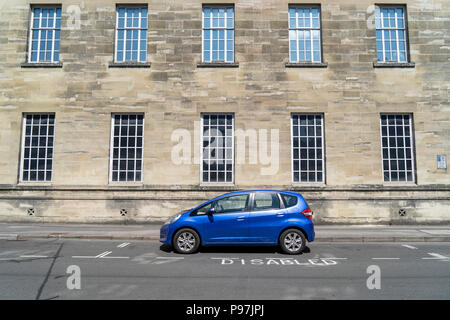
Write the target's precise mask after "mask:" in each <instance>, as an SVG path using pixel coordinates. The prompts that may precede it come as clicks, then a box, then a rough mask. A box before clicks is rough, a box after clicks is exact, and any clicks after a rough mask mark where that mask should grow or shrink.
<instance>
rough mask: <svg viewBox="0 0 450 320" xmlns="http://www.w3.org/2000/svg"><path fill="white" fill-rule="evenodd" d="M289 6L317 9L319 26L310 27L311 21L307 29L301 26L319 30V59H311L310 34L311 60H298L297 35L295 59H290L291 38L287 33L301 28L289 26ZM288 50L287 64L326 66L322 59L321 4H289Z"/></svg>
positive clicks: (310, 29)
mask: <svg viewBox="0 0 450 320" xmlns="http://www.w3.org/2000/svg"><path fill="white" fill-rule="evenodd" d="M291 8H304V9H307V8H309V9H313V8H314V9H318V11H319V28H318V29H317V28H313V27H312V23H311V27H310V28H308V29H306V28H303V29H302V30H309V31H313V30H319V50H320V54H319V59H320V61H313V58H314V53H313V52H314V50H313V48H314V47H313V41H314V40H313V38H312V36H311V61H307V60H305V61H301V60H299V58H300V55H299V46H298V37H296V40H295V41H296V46H297V50H296V52H297V60H296V61H293V60H292V59H291V40H290V36H289V33H290V31H291V30H295V31H298V30H301V29H299V27H296V28H293V29H292V28H291V26H290V18H291V17H290V12H289V10H290V9H291ZM311 22H312V15H311ZM297 23H298V17H297V18H296V24H297ZM288 42H289V43H288V50H289V53H288V54H289V59H288V60H289V62H288V63H287V66H297V65H299V66H301V65H305V66H306V65H312V66H321V67H326V66H327V64H326V63H324V59H323V41H322V6H321V4H320V3H319V4H308V3H305V4H302V3H295V4H289V6H288ZM305 53H306V50H305Z"/></svg>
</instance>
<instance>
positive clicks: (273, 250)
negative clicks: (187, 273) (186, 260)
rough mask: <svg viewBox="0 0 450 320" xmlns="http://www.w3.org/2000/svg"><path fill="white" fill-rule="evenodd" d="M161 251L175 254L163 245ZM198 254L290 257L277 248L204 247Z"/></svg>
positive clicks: (305, 251) (307, 248) (305, 250)
mask: <svg viewBox="0 0 450 320" xmlns="http://www.w3.org/2000/svg"><path fill="white" fill-rule="evenodd" d="M159 249H160V250H161V251H164V252H167V253H169V252H173V253H176V252H175V251H174V250H173V248H172V247H171V246H168V245H166V244H163V245H161V246H160V247H159ZM198 252H201V253H278V254H282V255H285V256H291V255H289V254H286V253H284V252H283V251H281V249H280V248H279V247H278V246H241V245H239V246H218V245H217V246H205V247H200V248H199V250H198ZM310 252H311V250H310V248H309V247H308V246H306V247H305V249H304V250H303V252H302V253H300V254H299V256H301V255H303V254H306V253H310ZM194 255H195V253H194Z"/></svg>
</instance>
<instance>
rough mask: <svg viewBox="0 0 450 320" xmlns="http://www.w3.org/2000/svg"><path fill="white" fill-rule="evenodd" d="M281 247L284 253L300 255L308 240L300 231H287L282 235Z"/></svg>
mask: <svg viewBox="0 0 450 320" xmlns="http://www.w3.org/2000/svg"><path fill="white" fill-rule="evenodd" d="M279 242H280V247H281V250H283V252H284V253H287V254H299V253H301V252H302V251H303V250H304V249H305V246H306V239H305V236H304V235H303V232H301V231H300V230H298V229H287V230H285V231H284V232H283V233H282V234H281V235H280V241H279Z"/></svg>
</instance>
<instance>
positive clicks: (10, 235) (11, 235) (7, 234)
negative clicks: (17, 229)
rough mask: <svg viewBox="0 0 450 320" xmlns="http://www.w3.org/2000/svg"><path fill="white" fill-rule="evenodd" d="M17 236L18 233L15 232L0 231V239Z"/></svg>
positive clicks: (9, 238)
mask: <svg viewBox="0 0 450 320" xmlns="http://www.w3.org/2000/svg"><path fill="white" fill-rule="evenodd" d="M15 238H17V234H13V233H0V240H11V239H15Z"/></svg>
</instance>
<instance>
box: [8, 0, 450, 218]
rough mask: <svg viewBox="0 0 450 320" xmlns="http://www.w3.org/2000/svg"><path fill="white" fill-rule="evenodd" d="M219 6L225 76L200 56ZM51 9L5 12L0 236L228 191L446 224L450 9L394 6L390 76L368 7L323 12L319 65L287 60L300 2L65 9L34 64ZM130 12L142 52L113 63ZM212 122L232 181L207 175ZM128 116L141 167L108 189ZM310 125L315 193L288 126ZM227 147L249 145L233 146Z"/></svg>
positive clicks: (159, 1)
mask: <svg viewBox="0 0 450 320" xmlns="http://www.w3.org/2000/svg"><path fill="white" fill-rule="evenodd" d="M217 3H219V4H220V5H221V6H223V7H225V8H230V7H231V8H232V9H233V15H234V16H233V20H234V21H233V22H232V23H233V24H232V27H231V31H232V32H233V33H234V38H233V39H232V40H233V43H232V47H230V46H228V50H229V51H231V54H233V55H234V56H232V58H231V60H229V61H225V62H223V63H215V62H214V61H213V62H210V61H205V56H204V54H205V52H204V51H205V49H206V46H207V45H206V44H205V42H204V41H202V39H203V38H204V37H205V34H204V29H205V20H204V19H205V18H204V15H205V11H204V10H205V7H209V6H211V7H215V5H216V4H217ZM45 4H49V5H55V1H54V0H52V1H48V0H40V1H36V2H35V1H28V0H9V1H2V2H1V3H0V155H1V156H0V220H1V221H38V222H43V221H44V222H47V221H48V222H50V221H51V222H123V221H128V222H131V221H138V222H152V221H162V220H165V219H166V218H167V216H169V215H171V214H174V213H176V212H178V211H179V210H181V209H184V208H190V207H193V206H195V205H196V204H199V203H201V202H203V201H204V200H207V199H210V198H212V197H214V196H216V195H219V194H222V193H225V192H228V191H233V190H243V189H282V190H294V191H297V192H301V193H302V194H303V196H304V197H305V199H306V200H307V201H308V203H309V205H310V207H311V208H312V210H313V211H314V219H315V221H316V222H318V223H442V222H450V174H449V172H448V169H446V166H447V163H446V162H447V161H446V158H445V157H444V156H447V157H448V156H450V106H449V87H450V79H449V75H450V68H449V67H450V62H449V59H450V30H449V20H450V2H449V1H447V0H405V1H403V3H401V5H400V7H401V8H403V10H404V11H403V12H404V15H405V19H404V23H405V28H404V30H405V32H406V33H405V34H406V36H407V38H406V49H405V50H406V55H405V59H406V61H400V62H397V63H383V62H382V61H381V62H380V61H377V52H378V47H377V26H376V21H375V20H376V14H377V9H376V6H375V5H376V4H378V5H380V6H381V7H383V6H385V5H386V6H387V7H389V5H391V4H395V5H398V1H391V0H386V1H384V2H383V3H381V4H379V3H375V2H372V1H369V0H362V1H349V0H325V1H318V2H317V3H316V4H315V5H314V6H312V7H314V8H318V10H319V13H320V25H319V27H318V30H319V32H320V40H321V41H320V49H319V51H320V57H319V61H312V62H310V63H308V62H306V63H303V62H302V61H300V62H298V61H292V59H293V56H292V55H294V54H297V53H299V51H297V53H295V52H294V51H296V50H299V49H298V48H297V49H295V50H293V48H292V44H291V43H290V39H291V34H292V33H291V31H293V30H291V27H292V26H291V24H290V9H291V8H294V7H296V6H297V5H298V6H299V7H302V5H304V4H308V6H309V5H310V4H311V1H302V0H299V1H285V0H270V1H269V0H235V1H230V0H221V1H219V2H214V1H210V0H183V1H181V0H149V1H136V0H133V1H128V0H121V1H120V2H119V1H118V2H115V1H111V0H96V1H86V0H59V1H57V2H56V7H57V8H59V9H60V11H58V13H56V12H53V11H52V14H54V16H55V17H56V16H57V14H60V16H61V20H60V35H59V36H60V43H59V52H58V53H59V57H57V58H55V57H56V55H53V52H52V59H51V60H53V58H55V59H54V60H55V61H53V62H52V63H38V62H36V61H32V59H33V56H32V54H33V52H32V51H33V50H34V47H33V45H34V43H33V40H34V39H33V17H34V18H36V16H37V15H38V13H36V12H38V11H36V12H35V13H34V15H35V16H33V15H32V12H33V8H39V7H40V6H43V5H45ZM127 4H133V5H135V4H139V5H140V6H142V7H144V8H146V10H147V11H144V12H146V13H147V14H148V27H147V30H146V33H144V36H145V41H144V42H143V46H145V49H146V50H144V51H142V48H140V49H141V51H140V53H142V52H143V55H144V56H145V57H144V59H143V60H141V61H139V62H137V63H123V64H121V63H120V61H119V62H118V61H117V60H118V59H117V57H118V56H117V54H118V53H117V49H118V47H117V46H118V43H117V41H120V35H119V31H118V30H117V29H118V23H119V8H120V7H121V6H122V5H123V6H125V7H126V6H127ZM43 7H45V6H43ZM50 7H51V6H50ZM301 12H303V13H304V11H301ZM305 12H306V11H305ZM308 13H310V11H308ZM208 14H209V11H208ZM294 14H295V13H294ZM141 17H142V16H141ZM312 19H314V16H312ZM311 21H312V20H311ZM55 23H56V22H55ZM296 23H297V22H296ZM295 27H298V25H297V24H296V25H295ZM55 32H56V31H55ZM295 32H296V31H295ZM308 32H309V31H308ZM130 34H131V33H130ZM295 34H297V33H295ZM47 35H48V34H47ZM53 35H55V34H52V36H53ZM397 36H398V35H397ZM41 37H42V34H41ZM55 37H56V35H55ZM383 39H384V40H385V38H383ZM203 40H205V39H203ZM291 40H292V39H291ZM296 40H297V39H296ZM53 41H54V39H53ZM311 41H312V40H311ZM298 43H299V42H297V45H298ZM305 43H306V42H305ZM311 45H312V46H314V44H313V43H312V42H311ZM380 45H381V42H380ZM382 47H383V49H386V48H385V47H384V46H382ZM41 50H42V47H41ZM124 50H125V49H124ZM396 50H397V48H396ZM291 51H292V52H291ZM37 54H38V55H39V52H38V53H37ZM225 54H226V52H225ZM399 54H400V53H399ZM213 60H215V59H213ZM294 60H295V59H294ZM314 62H316V63H314ZM42 115H43V116H44V117H43V118H39V117H41V116H42ZM128 115H131V116H133V117H132V118H128ZM211 115H212V116H211ZM217 115H224V116H225V118H224V119H225V121H226V119H227V118H226V116H231V121H232V126H231V130H232V134H231V136H229V137H230V138H231V139H232V140H233V141H234V143H233V142H232V145H231V146H232V148H231V149H232V155H231V157H232V158H231V160H232V164H231V167H230V168H231V169H230V170H231V171H229V172H230V176H229V177H230V178H229V179H230V180H227V179H226V178H223V175H225V176H226V172H225V173H223V175H222V177H221V178H220V179H219V178H218V175H219V172H217V176H216V173H214V178H211V177H213V176H212V175H211V173H210V172H209V171H208V170H210V171H211V168H212V167H204V166H203V161H202V159H204V157H205V155H204V153H203V152H202V151H200V150H201V148H202V138H201V135H202V133H204V131H203V129H202V123H203V125H204V124H205V122H208V121H210V123H212V121H220V120H219V117H215V116H217ZM37 116H39V117H37ZM121 116H125V118H124V117H121ZM136 116H139V117H140V119H141V120H142V121H141V123H142V128H141V129H142V130H143V133H141V138H142V142H141V143H142V144H141V148H142V150H141V151H142V154H140V156H139V157H140V159H142V163H139V165H138V164H137V162H136V161H135V162H134V163H133V164H132V166H134V167H131V168H132V169H133V170H132V171H133V173H132V175H133V179H131V180H134V181H120V177H119V178H114V174H115V173H114V172H113V171H114V170H116V169H117V168H115V169H114V168H113V167H114V166H117V165H119V166H120V164H115V163H114V161H115V160H114V159H116V158H115V157H116V156H115V155H113V154H114V150H113V148H114V137H115V131H114V126H115V121H116V120H118V121H130V122H129V124H128V125H129V126H131V121H132V120H131V119H133V121H136V122H133V125H135V124H136V125H137V127H136V130H138V129H139V128H138V127H139V125H138V124H137V123H138V121H139V120H138V119H139V117H136ZM205 116H206V117H205ZM308 116H313V121H316V120H317V121H319V122H317V123H316V122H314V123H316V126H315V127H314V128H318V130H319V131H320V133H317V135H318V136H320V138H321V143H323V147H322V152H323V154H320V155H319V154H318V153H317V152H318V151H317V150H316V153H315V154H314V156H315V157H316V158H315V162H314V163H313V164H309V163H306V162H305V163H306V164H305V165H306V166H308V168H309V169H308V170H310V169H311V168H313V173H312V176H314V179H309V178H308V177H309V176H308V173H310V172H311V171H309V172H307V173H305V177H307V178H305V179H306V180H305V181H302V180H304V179H303V178H301V177H303V176H302V175H301V174H302V173H301V169H299V167H301V166H303V163H302V162H301V160H302V159H303V158H302V157H303V156H304V155H298V154H297V153H296V152H299V150H297V151H295V150H294V149H295V147H294V140H295V139H296V138H299V139H300V138H301V137H299V136H295V134H294V131H295V130H297V129H298V128H297V127H295V130H294V126H297V125H298V126H300V122H301V121H309V120H311V117H310V118H308ZM390 116H391V118H389V117H390ZM392 116H393V118H392ZM27 117H28V118H27ZM36 119H41V121H45V126H43V125H42V123H41V126H40V128H42V127H45V129H43V130H44V131H45V130H46V132H44V134H43V135H41V136H39V135H37V136H36V137H38V138H39V137H44V138H46V139H47V140H46V141H47V142H46V143H47V145H46V146H47V149H46V151H45V152H47V153H46V156H43V158H42V159H44V160H49V159H50V160H51V161H50V162H51V163H50V162H47V163H46V164H43V166H44V167H42V168H43V169H42V170H43V171H42V177H40V176H39V175H40V173H39V170H40V169H41V167H40V164H39V160H38V161H37V162H38V164H36V163H35V164H34V165H35V166H37V167H35V169H36V170H35V172H34V173H32V172H31V171H32V170H31V169H30V170H25V166H27V168H31V167H30V166H33V165H32V164H30V162H25V161H32V156H30V155H29V154H26V152H32V151H30V150H31V149H32V148H31V147H30V150H28V151H27V150H25V149H26V147H27V146H29V145H27V143H29V144H31V146H32V144H33V142H32V140H33V136H32V135H33V133H32V131H33V127H32V126H33V121H35V122H34V123H36V121H38V120H36ZM42 119H45V120H42ZM124 119H125V120H124ZM205 119H206V120H205ZM305 119H306V120H305ZM392 119H393V120H392ZM398 119H400V120H398ZM391 120H392V121H394V122H393V123H396V121H400V125H399V126H400V127H401V128H400V129H399V128H397V129H396V130H397V131H396V132H397V133H396V135H397V137H399V136H401V137H402V139H404V140H403V143H406V144H408V145H407V146H403V145H401V146H400V147H402V148H405V149H404V150H402V151H401V152H403V151H405V152H408V150H406V149H407V148H406V147H409V149H410V150H409V152H411V155H410V156H409V160H405V161H404V162H402V163H403V164H400V161H397V163H396V164H391V163H390V162H389V161H390V160H392V159H393V158H390V159H389V158H385V157H389V156H392V155H385V154H383V152H384V150H383V149H386V152H388V153H389V152H390V150H388V149H389V148H387V146H386V145H383V143H384V142H383V137H385V138H386V139H387V140H386V141H389V139H390V137H391V136H386V135H389V133H385V132H384V130H387V131H386V132H388V131H389V130H390V129H389V128H388V127H386V128H382V126H383V123H387V126H388V124H389V121H391ZM27 121H29V123H28V122H27ZM297 121H298V122H297ZM384 121H386V122H384ZM51 122H52V123H51ZM38 123H39V122H38ZM120 123H122V124H123V123H125V122H118V125H119V126H120ZM318 124H321V126H320V127H319V126H318ZM396 124H397V125H398V123H396ZM50 127H52V128H50ZM406 127H408V128H406ZM306 129H308V128H306ZM27 130H29V131H30V132H31V133H30V132H28V131H27ZM36 130H38V129H36ZM39 130H40V129H39ZM50 130H51V133H52V134H51V133H50ZM129 130H131V129H129ZM133 130H135V129H133ZM298 130H300V129H298ZM398 130H401V132H402V134H399V131H398ZM406 130H411V132H408V135H407V133H406V132H407V131H406ZM237 131H239V132H240V133H243V134H244V136H245V135H247V137H246V139H243V140H240V142H237V141H236V140H237V139H238V138H239V137H238V135H236V134H233V133H236V132H237ZM130 132H131V131H128V133H129V134H130ZM295 132H297V131H295ZM299 132H300V131H299ZM49 133H50V134H49ZM133 134H135V131H133ZM50 136H51V137H53V139H52V144H51V146H50V145H49V143H50V142H49V140H48V139H49V137H50ZM29 137H30V141H31V142H30V141H29V142H27V141H28V140H27V139H28V138H29ZM136 137H137V133H136ZM394 137H395V134H394ZM407 139H409V140H407ZM133 141H134V140H133ZM242 141H245V142H246V144H245V146H243V144H242ZM298 141H300V140H298ZM133 143H137V142H133ZM295 143H298V142H295ZM308 143H309V142H308ZM316 143H317V142H316ZM386 143H389V142H386ZM49 146H50V148H51V150H49ZM309 146H310V145H309ZM397 146H399V145H398V144H397ZM391 147H392V145H391ZM225 149H226V148H225ZM313 149H314V148H313ZM315 149H318V145H316V146H315ZM141 151H139V152H141ZM237 151H240V153H239V152H237ZM242 151H244V153H242ZM37 152H38V153H39V152H40V151H39V150H37ZM118 152H119V150H118ZM132 152H133V156H134V157H137V152H138V151H137V150H134V151H132ZM396 152H397V154H396V157H397V159H398V157H400V155H399V152H400V151H399V150H398V149H397V150H396ZM27 157H28V158H30V159H28V158H27ZM37 157H39V156H37ZM117 157H119V156H117ZM225 157H226V156H225ZM238 157H240V158H239V159H238ZM406 157H407V156H405V155H403V158H405V159H406ZM394 158H395V157H394ZM403 158H402V159H403ZM27 159H28V160H27ZM199 159H200V160H199ZM295 159H297V160H298V161H297V162H296V161H295ZM318 159H319V160H318ZM386 159H387V160H386ZM438 159H439V160H440V161H439V162H438ZM238 160H239V161H238ZM383 160H386V161H388V162H385V163H383ZM319 161H322V162H321V163H320V164H319ZM402 161H403V160H402ZM408 161H409V162H408ZM119 162H120V161H119ZM319 165H320V166H321V169H320V170H321V171H320V173H319V170H318V168H319ZM385 165H387V166H388V167H383V166H385ZM393 165H396V166H397V165H398V166H402V167H401V168H400V167H399V168H395V167H392V166H393ZM404 165H405V166H406V167H409V169H407V168H404V167H403V166H404ZM137 166H139V170H137ZM311 166H315V167H311ZM225 167H226V164H225ZM294 167H295V168H294ZM128 168H130V167H128ZM205 168H206V169H205ZM396 169H397V170H398V172H397V171H395V170H396ZM403 169H404V172H403V173H402V172H401V170H403ZM117 170H119V171H118V172H119V176H120V169H117ZM408 170H409V171H408ZM138 171H139V172H138ZM394 171H395V172H394ZM208 172H209V173H208ZM393 172H394V173H393ZM47 174H48V176H47ZM204 174H206V176H207V177H208V179H206V180H205V179H204ZM208 174H209V176H208ZM296 174H297V176H296ZM385 174H387V176H385ZM31 175H33V178H32V179H31V178H30V177H31ZM394 175H395V176H394ZM300 176H301V177H300ZM408 176H409V179H408ZM386 177H387V178H386ZM393 177H394V178H393ZM41 178H42V179H41ZM46 178H48V179H46ZM115 180H118V181H115ZM125 180H127V179H126V178H125ZM208 180H211V181H208Z"/></svg>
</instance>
